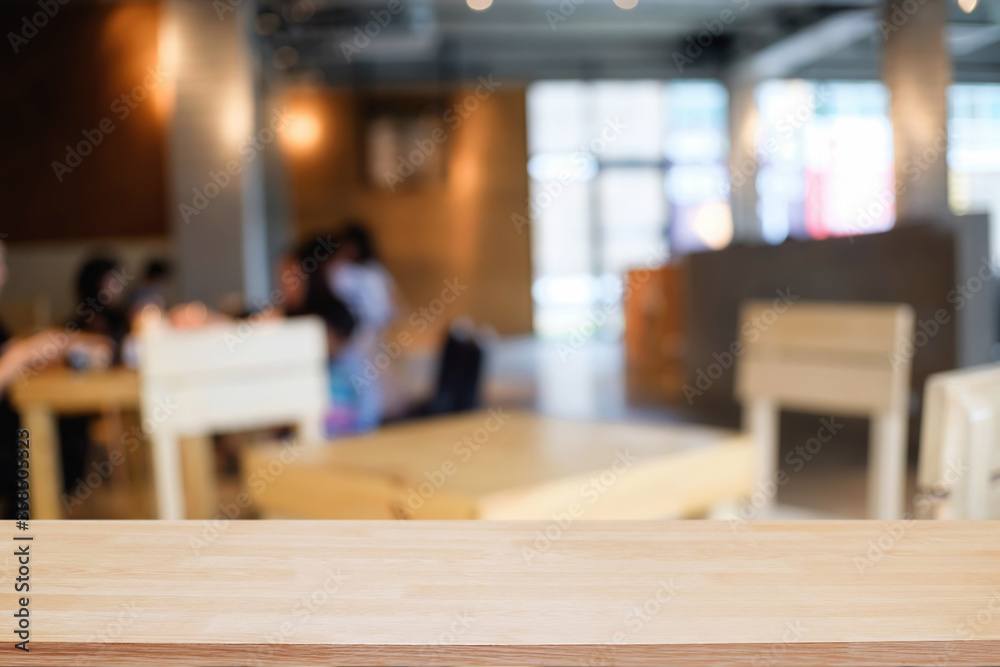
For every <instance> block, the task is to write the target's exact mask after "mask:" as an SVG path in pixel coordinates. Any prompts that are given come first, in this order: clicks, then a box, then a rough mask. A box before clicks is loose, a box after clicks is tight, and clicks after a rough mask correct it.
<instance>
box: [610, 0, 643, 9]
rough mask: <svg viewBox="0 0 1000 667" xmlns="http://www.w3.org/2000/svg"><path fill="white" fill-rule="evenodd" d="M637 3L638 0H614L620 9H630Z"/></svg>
mask: <svg viewBox="0 0 1000 667" xmlns="http://www.w3.org/2000/svg"><path fill="white" fill-rule="evenodd" d="M638 4H639V0H615V5H616V6H617V7H619V8H621V9H632V8H634V7H635V6H636V5H638Z"/></svg>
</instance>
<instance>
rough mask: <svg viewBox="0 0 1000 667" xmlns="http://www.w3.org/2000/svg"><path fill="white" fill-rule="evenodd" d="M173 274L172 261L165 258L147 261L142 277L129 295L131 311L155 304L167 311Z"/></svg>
mask: <svg viewBox="0 0 1000 667" xmlns="http://www.w3.org/2000/svg"><path fill="white" fill-rule="evenodd" d="M172 274H173V270H172V268H171V266H170V263H169V262H167V261H166V260H164V259H151V260H149V261H148V262H146V267H145V269H143V272H142V278H141V280H140V282H139V284H138V285H137V286H136V287H135V289H134V290H132V293H131V295H130V297H129V311H130V312H132V313H135V312H138V311H141V310H142V309H143V308H144V307H146V306H148V305H153V306H156V307H157V308H158V309H159V310H160V311H161V312H166V310H167V305H168V298H167V297H168V293H169V292H170V278H171V276H172Z"/></svg>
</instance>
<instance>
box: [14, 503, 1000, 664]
mask: <svg viewBox="0 0 1000 667" xmlns="http://www.w3.org/2000/svg"><path fill="white" fill-rule="evenodd" d="M5 527H6V528H7V529H8V531H9V532H8V535H12V534H13V533H14V532H15V530H14V527H13V525H11V524H10V523H8V524H7V525H6V526H5ZM24 534H25V533H20V535H24ZM30 534H31V535H32V536H33V537H34V540H33V541H32V542H31V543H30V544H31V549H32V551H31V553H32V561H31V567H32V570H31V585H32V589H31V592H30V608H31V619H32V621H31V622H32V626H31V627H32V636H31V644H30V646H31V649H32V650H31V652H30V653H24V652H21V651H18V650H16V649H14V647H13V641H6V642H4V643H3V644H2V645H0V662H2V663H3V664H7V665H9V664H19V665H61V664H101V665H126V664H146V665H209V664H211V665H224V664H229V665H232V664H263V665H271V664H282V665H320V664H326V665H330V664H334V665H393V664H396V665H399V664H409V665H447V664H479V665H488V664H492V665H568V664H569V665H611V664H614V665H667V664H683V665H700V664H706V665H707V664H720V663H722V664H736V665H761V664H766V665H792V664H795V665H802V664H812V665H899V664H910V665H932V664H933V665H940V664H947V665H996V664H1000V531H998V530H997V528H996V524H995V523H991V522H911V523H904V522H874V521H872V522H861V521H853V522H851V521H827V522H784V523H783V522H757V523H747V524H743V525H741V526H737V527H734V526H731V525H730V524H729V523H727V522H622V523H613V522H577V523H574V524H573V525H570V526H567V527H564V528H560V527H559V526H558V524H557V523H556V522H487V521H475V522H418V523H411V522H378V521H373V522H305V521H303V522H291V521H289V522H232V523H228V524H227V523H224V522H219V523H214V524H213V523H212V522H83V521H81V522H33V523H32V524H31V531H30ZM7 539H8V540H9V539H10V538H7ZM11 551H13V549H11ZM14 560H15V559H13V558H5V559H4V560H3V562H2V574H3V579H4V585H3V587H2V590H3V593H2V601H3V609H2V611H0V615H2V616H3V617H4V618H7V619H10V618H11V610H12V609H13V608H14V602H15V601H14V593H13V592H12V590H11V589H12V587H11V586H10V585H9V584H10V582H11V579H12V577H13V576H14V568H15V567H16V564H15V563H14V562H13V561H14ZM8 622H9V621H8Z"/></svg>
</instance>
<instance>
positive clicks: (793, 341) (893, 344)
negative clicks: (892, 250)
mask: <svg viewBox="0 0 1000 667" xmlns="http://www.w3.org/2000/svg"><path fill="white" fill-rule="evenodd" d="M740 333H741V343H742V345H743V350H742V352H743V356H742V358H741V360H740V363H739V366H738V368H737V375H736V395H737V397H738V398H739V400H740V401H741V402H742V403H743V408H744V422H745V427H746V429H747V430H748V431H749V432H750V433H751V434H752V435H753V437H754V440H755V446H756V448H757V452H758V455H757V484H758V488H759V489H767V488H769V487H770V486H771V485H773V484H774V482H775V476H776V475H777V471H778V414H779V411H780V410H781V408H790V409H793V410H802V411H804V412H818V413H821V414H822V413H833V414H834V415H843V416H865V417H869V418H871V420H872V426H871V435H872V437H871V443H872V444H871V454H870V459H871V464H870V469H869V486H868V489H869V508H870V509H869V513H870V515H871V516H872V518H880V519H895V518H899V517H901V516H902V512H903V496H904V492H905V475H906V430H907V415H908V403H909V402H908V398H909V382H910V355H909V354H907V349H908V346H909V345H910V344H912V341H911V340H910V337H911V336H912V334H913V311H912V309H911V308H910V307H909V306H906V305H903V304H858V303H851V304H847V303H817V302H798V303H793V304H786V303H781V302H780V301H778V302H764V301H753V302H748V303H747V304H745V305H744V308H743V310H742V313H741V322H740ZM764 495H765V496H767V497H768V498H769V500H773V494H767V493H765V494H764Z"/></svg>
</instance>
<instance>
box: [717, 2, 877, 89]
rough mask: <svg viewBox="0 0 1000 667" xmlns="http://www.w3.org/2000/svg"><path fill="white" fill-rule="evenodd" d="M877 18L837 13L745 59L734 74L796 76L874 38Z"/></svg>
mask: <svg viewBox="0 0 1000 667" xmlns="http://www.w3.org/2000/svg"><path fill="white" fill-rule="evenodd" d="M875 17H876V14H875V11H874V10H870V9H865V10H849V11H845V12H840V13H837V14H834V15H833V16H830V17H828V18H825V19H822V20H820V21H817V22H816V23H813V24H811V25H809V26H807V27H805V28H803V29H802V30H799V31H798V32H796V33H793V34H791V35H789V36H787V37H783V38H782V39H780V40H778V41H777V42H774V43H773V44H770V45H768V46H766V47H764V48H763V49H761V50H760V51H758V52H757V53H754V54H753V55H751V56H750V57H749V58H746V59H744V60H741V61H740V63H739V64H737V65H736V66H735V67H734V68H733V73H734V75H735V76H736V77H737V78H745V79H749V80H757V79H770V78H781V77H788V76H792V75H794V74H795V73H796V72H798V71H799V70H801V69H803V68H805V67H807V66H809V65H812V64H813V63H816V62H818V61H820V60H823V59H824V58H827V57H828V56H830V55H833V54H835V53H837V52H839V51H841V50H842V49H845V48H847V47H848V46H850V45H851V44H853V43H855V42H857V41H858V40H859V39H862V38H863V37H866V36H868V35H870V34H871V33H872V31H873V30H874V29H875Z"/></svg>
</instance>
